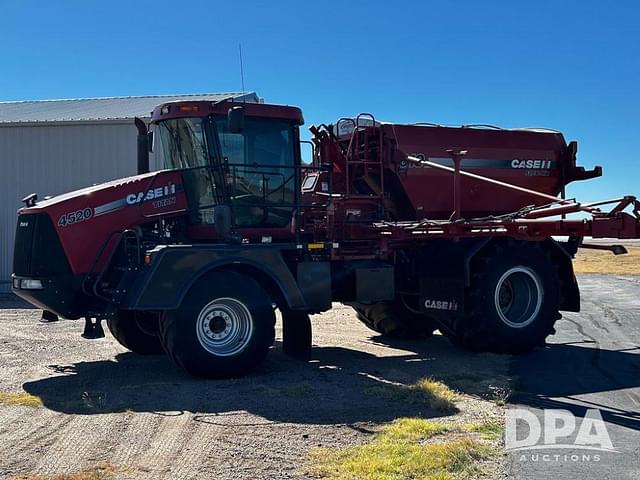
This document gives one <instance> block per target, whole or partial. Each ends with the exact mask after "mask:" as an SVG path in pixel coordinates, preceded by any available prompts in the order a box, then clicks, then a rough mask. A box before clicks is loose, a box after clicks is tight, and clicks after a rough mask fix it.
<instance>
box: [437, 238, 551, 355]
mask: <svg viewBox="0 0 640 480" xmlns="http://www.w3.org/2000/svg"><path fill="white" fill-rule="evenodd" d="M471 268H472V270H471V274H472V278H471V286H470V288H469V290H468V293H467V296H466V305H465V310H466V315H465V316H464V317H463V318H459V319H456V320H454V322H453V325H452V328H451V329H447V331H444V333H445V335H447V336H448V337H449V338H450V339H451V340H452V341H453V342H454V343H456V344H458V345H460V346H462V347H464V348H466V349H469V350H474V351H489V352H494V353H512V354H519V353H526V352H528V351H530V350H532V349H533V348H535V347H538V346H542V345H544V344H545V339H546V338H547V336H549V335H551V334H553V333H554V332H555V330H554V324H555V322H556V320H558V319H559V318H561V317H562V316H561V315H560V313H559V311H558V309H559V305H560V297H559V290H560V286H559V279H558V273H557V271H556V269H555V267H554V265H553V262H552V260H551V257H550V256H549V255H548V252H547V251H546V250H545V249H544V247H543V246H542V245H539V244H537V243H532V242H516V241H508V242H504V243H496V244H495V245H493V246H490V247H489V249H488V250H486V251H484V252H481V253H480V254H479V256H478V257H477V258H475V259H474V260H473V262H472V265H471Z"/></svg>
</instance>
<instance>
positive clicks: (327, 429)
mask: <svg viewBox="0 0 640 480" xmlns="http://www.w3.org/2000/svg"><path fill="white" fill-rule="evenodd" d="M0 307H4V308H3V309H0V392H2V393H5V394H9V395H11V394H12V393H23V392H27V393H29V394H31V395H35V396H37V397H39V398H40V399H41V401H42V405H41V406H35V407H33V406H31V407H29V406H20V405H17V406H16V405H7V404H4V405H0V478H14V477H21V478H22V477H25V478H53V477H52V476H53V475H56V474H60V473H66V472H77V471H81V470H83V469H91V468H94V467H95V466H96V465H104V464H107V465H109V467H108V468H109V469H111V470H110V471H112V472H115V476H114V478H140V479H142V478H144V479H154V478H158V479H160V478H180V479H183V478H185V479H186V478H215V479H220V480H221V479H232V478H233V479H239V478H247V479H249V478H250V479H274V478H307V475H306V474H305V473H304V466H305V462H307V452H308V450H309V448H311V447H316V446H322V447H339V446H348V445H354V444H359V443H363V442H365V441H367V440H368V439H369V438H371V434H372V432H374V431H375V430H376V429H377V428H379V426H380V425H381V424H383V423H385V422H389V421H391V420H393V419H395V418H398V417H413V416H421V417H423V418H432V417H434V418H435V417H440V416H443V415H445V414H443V413H438V412H435V411H429V410H428V408H427V407H425V406H424V405H420V404H412V403H406V402H402V401H398V399H394V398H393V396H392V395H391V396H380V395H377V394H372V391H373V392H379V389H375V388H374V389H373V390H372V389H371V387H375V386H379V385H381V384H389V383H390V382H391V383H393V384H412V383H414V382H416V381H417V380H418V379H420V378H423V377H434V378H436V379H439V380H442V381H443V382H445V383H446V384H447V385H448V386H450V387H451V388H454V389H456V390H458V391H460V392H463V393H466V394H467V395H464V396H463V397H462V400H460V401H459V402H457V407H458V409H459V412H458V413H449V414H447V415H448V416H449V417H450V418H449V419H450V420H451V421H454V422H468V421H475V420H477V421H482V420H483V419H486V418H501V415H502V407H501V406H500V404H501V403H503V402H502V400H504V396H506V395H507V393H506V391H507V390H506V384H507V382H506V380H507V358H506V357H504V356H497V355H491V354H473V353H466V352H463V351H461V350H459V349H458V348H456V347H454V346H452V345H451V344H450V343H449V342H448V341H447V340H446V339H445V338H443V337H442V336H440V335H436V336H434V337H433V338H431V339H426V340H420V341H398V342H395V343H393V344H390V343H385V342H384V341H382V340H381V339H380V338H379V337H376V336H375V334H374V333H373V332H371V331H369V330H367V329H366V328H365V327H364V326H362V325H361V324H360V323H359V322H358V321H357V319H356V318H355V316H354V314H353V312H352V310H351V309H350V308H348V307H344V306H341V305H336V306H335V308H334V309H333V310H332V311H331V312H329V313H325V314H323V315H318V316H315V317H314V318H313V323H314V350H313V361H311V362H309V363H302V362H297V361H295V360H291V359H289V358H288V357H286V356H284V355H283V353H282V351H281V344H280V343H279V342H278V341H277V342H276V345H275V346H274V348H273V349H272V351H271V352H270V355H269V357H268V359H267V361H266V362H265V363H264V364H263V365H262V366H261V367H260V368H259V369H258V370H257V371H256V372H254V373H253V374H252V375H250V376H248V377H245V378H241V379H234V380H225V381H203V380H198V379H194V378H190V377H188V376H186V375H185V374H184V373H183V372H181V371H180V370H178V369H177V368H176V367H175V366H174V365H173V364H172V363H171V362H170V361H169V360H168V359H167V358H165V357H164V356H156V357H142V356H139V355H136V354H133V353H130V352H128V351H126V350H125V349H124V348H122V347H121V346H120V345H119V344H117V342H116V341H115V340H114V339H113V338H112V337H111V336H110V335H109V333H108V332H107V337H106V338H104V339H100V340H91V341H89V340H84V339H82V338H80V332H81V330H82V323H81V322H73V321H60V322H56V323H52V324H41V323H39V322H38V320H39V316H40V311H39V310H29V309H23V308H17V307H20V305H18V304H9V303H7V302H6V301H5V302H4V304H0ZM278 338H281V337H280V336H278ZM445 420H446V419H445ZM494 467H495V465H494ZM498 468H499V467H498ZM495 473H496V471H494V472H493V474H492V476H493V475H494V474H495ZM91 478H94V477H91ZM95 478H103V477H99V476H96V477H95Z"/></svg>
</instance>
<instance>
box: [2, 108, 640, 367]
mask: <svg viewBox="0 0 640 480" xmlns="http://www.w3.org/2000/svg"><path fill="white" fill-rule="evenodd" d="M151 123H152V124H153V135H152V134H151V133H150V132H147V127H146V125H145V124H144V123H143V122H142V121H137V122H136V125H137V126H138V130H139V131H138V149H139V151H138V169H139V174H138V175H136V176H134V177H130V178H125V179H121V180H116V181H112V182H108V183H104V184H101V185H95V186H92V187H89V188H85V189H83V190H78V191H76V192H71V193H67V194H64V195H59V196H56V197H53V198H49V199H45V200H42V201H38V200H37V196H36V195H35V194H32V195H30V196H28V197H26V198H25V199H24V201H25V203H26V207H25V208H22V209H21V210H20V212H19V218H18V226H17V232H16V246H15V257H14V275H13V290H14V292H15V293H16V294H17V295H19V296H21V297H22V298H24V299H26V300H28V301H29V302H31V303H33V304H34V305H37V306H39V307H41V308H42V309H44V310H45V314H44V315H45V317H47V318H52V317H53V318H55V317H56V316H62V317H65V318H69V319H78V318H84V319H85V329H84V334H83V335H84V336H85V337H89V338H92V337H93V338H95V337H99V336H102V335H103V333H102V328H101V321H102V320H106V321H107V324H108V327H109V329H110V330H111V332H112V333H113V335H114V337H115V338H116V339H117V340H118V341H119V342H120V343H121V344H122V345H124V346H125V347H127V348H129V349H130V350H132V351H134V352H139V353H146V354H152V353H162V352H166V353H167V354H168V355H169V356H170V357H171V358H172V359H173V360H174V361H175V362H176V363H177V364H178V365H180V366H181V367H182V368H184V369H185V370H186V371H188V372H190V373H192V374H194V375H199V376H205V377H228V376H235V375H242V374H244V373H246V372H248V371H249V370H250V369H251V368H253V367H254V366H255V365H256V364H257V363H258V362H260V361H261V360H262V359H263V358H264V357H265V355H266V354H267V351H268V349H269V347H270V346H271V344H272V343H273V340H274V323H275V313H274V312H275V309H276V308H277V309H278V310H279V311H280V312H281V315H282V319H283V337H284V350H285V351H286V352H287V353H288V354H290V355H292V356H294V357H297V358H303V359H304V358H308V357H309V355H310V351H311V324H310V321H309V316H308V315H309V314H310V313H318V312H323V311H326V310H328V309H330V308H331V304H332V302H343V303H346V304H349V305H351V306H353V308H354V309H355V310H356V312H357V315H358V317H359V319H360V320H361V321H363V322H364V323H365V324H366V325H367V326H368V327H370V328H371V329H373V330H375V331H376V332H379V333H380V334H383V335H390V336H412V337H417V336H428V335H430V334H432V333H433V331H434V330H436V329H439V330H440V331H441V332H442V333H443V334H444V335H446V336H447V337H449V338H450V339H451V340H452V341H453V342H454V343H456V344H459V345H461V346H462V347H464V348H468V349H474V350H485V351H493V352H508V353H520V352H526V351H528V350H530V349H532V348H534V347H536V346H538V345H543V344H544V342H545V339H546V337H547V336H548V335H550V334H552V333H553V332H554V328H553V326H554V323H555V322H556V320H558V319H559V318H561V315H560V313H559V312H560V311H573V312H577V311H579V309H580V295H579V290H578V284H577V282H576V279H575V276H574V273H573V266H572V257H573V256H574V254H575V253H576V251H577V249H578V248H606V249H610V250H612V251H613V252H614V253H616V254H619V253H624V248H623V247H621V246H615V245H612V246H602V245H588V244H585V243H583V238H584V237H592V238H620V239H627V238H639V237H640V212H639V210H640V204H639V203H638V201H637V200H636V199H635V198H634V197H629V196H627V197H623V198H619V199H616V200H610V201H605V202H596V203H581V202H578V201H576V200H573V199H565V198H564V191H565V186H566V185H567V184H569V183H570V182H573V181H578V180H586V179H590V178H595V177H598V176H600V175H601V174H602V169H601V168H599V167H596V168H595V169H594V170H591V171H587V170H585V169H584V168H582V167H578V166H577V165H576V151H577V146H576V143H575V142H571V143H569V144H567V143H566V142H565V140H564V138H563V136H562V134H560V133H558V132H554V131H550V130H542V129H535V130H534V129H516V130H506V129H499V128H496V127H492V126H486V125H477V126H472V125H469V126H463V127H456V128H452V127H443V126H440V125H436V124H415V125H397V124H389V123H379V122H376V120H375V119H374V118H373V116H371V115H365V114H363V115H360V116H358V117H357V118H355V119H341V120H339V121H338V122H337V123H336V124H335V125H321V126H319V127H315V126H312V127H311V132H312V134H313V139H312V141H311V142H309V143H311V145H312V149H313V162H312V163H311V164H310V165H306V164H303V163H302V162H301V157H300V143H301V142H300V139H299V127H300V125H302V123H303V118H302V113H301V111H300V110H299V109H298V108H295V107H285V106H277V105H266V104H238V103H233V102H232V101H222V102H216V103H211V102H204V101H187V102H174V103H167V104H163V105H160V106H158V107H157V108H156V109H155V110H154V112H153V115H152V122H151ZM151 148H153V151H154V152H155V153H156V155H158V156H159V157H160V158H161V159H162V160H163V162H164V165H165V167H166V169H165V170H160V171H155V172H149V156H148V153H149V151H150V150H151ZM607 205H610V206H611V207H610V210H603V207H604V206H607ZM571 214H579V215H578V216H577V217H578V218H576V219H568V217H567V216H569V215H571ZM559 238H562V239H563V240H562V241H560V240H557V239H559Z"/></svg>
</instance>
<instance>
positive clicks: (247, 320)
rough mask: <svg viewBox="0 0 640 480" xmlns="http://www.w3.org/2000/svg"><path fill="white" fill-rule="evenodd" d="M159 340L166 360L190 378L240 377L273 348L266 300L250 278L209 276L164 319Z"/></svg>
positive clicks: (221, 274) (270, 311)
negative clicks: (192, 376) (171, 361)
mask: <svg viewBox="0 0 640 480" xmlns="http://www.w3.org/2000/svg"><path fill="white" fill-rule="evenodd" d="M160 338H161V341H162V345H163V346H164V349H165V350H166V352H167V354H168V355H169V356H170V357H171V358H172V359H173V361H174V362H175V363H176V364H177V365H178V366H180V367H181V368H182V369H184V370H185V371H187V372H188V373H189V374H191V375H194V376H198V377H205V378H229V377H237V376H241V375H244V374H246V373H247V372H249V371H250V370H251V369H253V368H254V367H255V366H256V365H257V364H258V363H260V362H261V361H262V360H263V359H264V358H265V356H266V355H267V352H268V350H269V347H270V346H271V345H272V344H273V341H274V338H275V315H274V313H273V308H272V306H271V299H270V298H269V296H268V295H267V293H266V292H265V291H264V290H263V289H262V288H261V287H260V285H259V284H258V283H257V282H255V281H254V280H253V279H252V278H250V277H247V276H245V275H241V274H239V273H235V272H213V273H210V274H208V275H206V276H205V277H203V278H201V279H199V280H198V282H197V283H196V284H195V285H194V286H193V287H191V289H190V290H189V292H188V293H187V295H186V296H185V298H184V299H183V301H182V304H181V305H180V307H179V308H178V309H177V310H175V311H172V312H168V313H166V314H165V316H164V317H163V319H162V321H161V325H160Z"/></svg>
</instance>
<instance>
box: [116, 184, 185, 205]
mask: <svg viewBox="0 0 640 480" xmlns="http://www.w3.org/2000/svg"><path fill="white" fill-rule="evenodd" d="M176 191H177V188H176V185H175V183H170V184H169V185H165V186H164V187H156V188H152V189H150V190H147V191H146V192H139V193H130V194H129V195H127V198H126V201H127V205H135V204H137V203H142V202H147V201H149V200H157V199H159V198H163V197H168V196H169V195H175V194H176Z"/></svg>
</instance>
